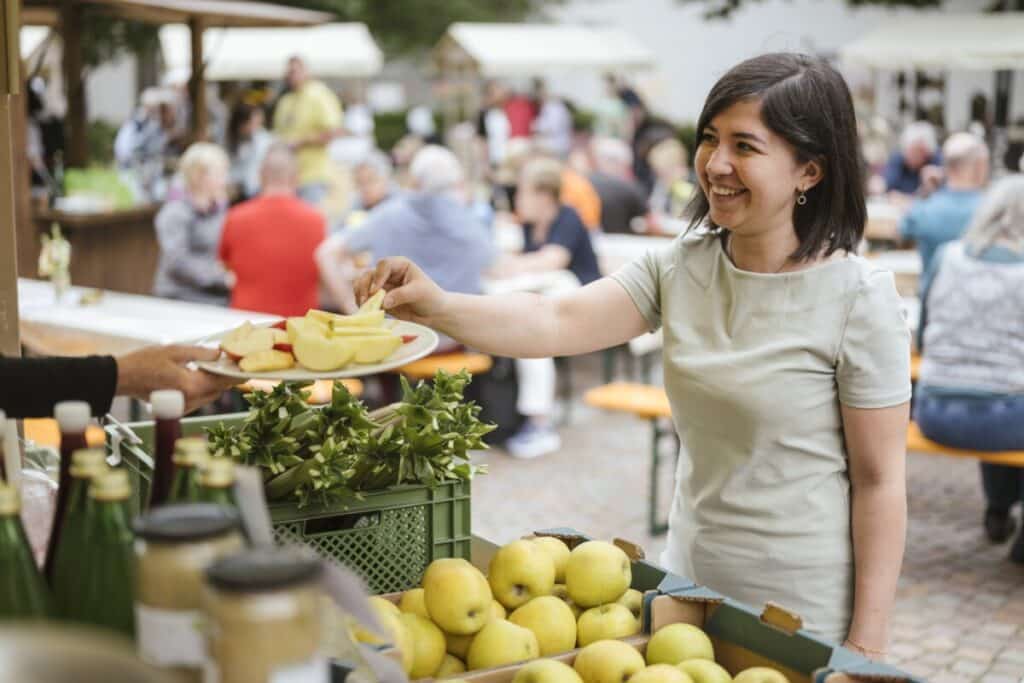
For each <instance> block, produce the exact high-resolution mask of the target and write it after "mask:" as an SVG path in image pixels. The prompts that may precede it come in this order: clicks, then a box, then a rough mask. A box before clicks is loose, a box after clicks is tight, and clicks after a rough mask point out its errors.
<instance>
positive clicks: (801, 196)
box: [796, 190, 807, 206]
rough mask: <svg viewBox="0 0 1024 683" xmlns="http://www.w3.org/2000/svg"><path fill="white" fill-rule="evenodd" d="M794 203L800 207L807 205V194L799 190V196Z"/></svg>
mask: <svg viewBox="0 0 1024 683" xmlns="http://www.w3.org/2000/svg"><path fill="white" fill-rule="evenodd" d="M796 203H797V204H799V205H800V206H803V205H804V204H806V203H807V194H806V193H805V192H804V191H803V190H800V194H799V195H798V196H797V198H796Z"/></svg>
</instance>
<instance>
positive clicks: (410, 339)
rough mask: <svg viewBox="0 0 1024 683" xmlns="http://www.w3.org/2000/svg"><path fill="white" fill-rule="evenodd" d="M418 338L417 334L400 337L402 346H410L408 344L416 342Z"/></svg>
mask: <svg viewBox="0 0 1024 683" xmlns="http://www.w3.org/2000/svg"><path fill="white" fill-rule="evenodd" d="M419 338H420V337H419V335H418V334H403V335H402V343H403V344H410V343H412V342H414V341H416V340H417V339H419Z"/></svg>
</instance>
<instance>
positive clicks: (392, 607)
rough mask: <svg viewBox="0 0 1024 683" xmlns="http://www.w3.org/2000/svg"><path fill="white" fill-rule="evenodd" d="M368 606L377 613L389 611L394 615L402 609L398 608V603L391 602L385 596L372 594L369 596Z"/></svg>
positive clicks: (397, 614) (400, 612)
mask: <svg viewBox="0 0 1024 683" xmlns="http://www.w3.org/2000/svg"><path fill="white" fill-rule="evenodd" d="M370 607H372V608H373V611H374V612H376V613H377V614H381V613H383V612H390V613H391V614H394V615H395V616H396V617H397V616H399V615H401V614H402V610H400V609H398V605H396V604H395V603H393V602H391V601H390V600H388V599H387V598H382V597H380V596H379V595H374V596H373V597H371V598H370Z"/></svg>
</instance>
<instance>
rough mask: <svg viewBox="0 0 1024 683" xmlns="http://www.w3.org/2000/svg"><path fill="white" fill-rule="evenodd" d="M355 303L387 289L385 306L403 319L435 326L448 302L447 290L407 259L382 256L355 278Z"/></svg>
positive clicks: (391, 312)
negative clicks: (370, 268)
mask: <svg viewBox="0 0 1024 683" xmlns="http://www.w3.org/2000/svg"><path fill="white" fill-rule="evenodd" d="M354 289H355V295H356V302H357V303H359V304H360V305H362V303H363V302H365V301H366V300H367V299H369V298H370V297H371V296H373V295H374V294H375V293H376V292H377V291H378V290H380V289H383V290H384V291H386V292H387V296H385V297H384V304H383V305H384V309H385V310H386V311H387V312H388V313H390V314H391V315H393V316H395V317H396V318H399V319H401V320H408V321H410V322H414V323H419V324H421V325H427V326H428V327H434V326H435V321H436V320H437V318H438V316H439V315H440V314H441V311H442V310H443V308H444V303H445V291H444V290H443V289H441V288H440V287H438V286H437V283H436V282H434V281H433V280H431V279H430V278H429V277H427V275H426V273H424V272H423V271H422V270H420V268H419V266H417V265H416V264H415V263H413V262H412V261H410V260H409V259H407V258H402V257H395V258H386V259H382V260H381V261H380V262H378V263H377V267H376V268H375V269H373V270H368V271H366V272H364V273H363V274H362V275H360V276H359V277H358V278H356V281H355V287H354Z"/></svg>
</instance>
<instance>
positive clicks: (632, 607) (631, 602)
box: [615, 588, 644, 621]
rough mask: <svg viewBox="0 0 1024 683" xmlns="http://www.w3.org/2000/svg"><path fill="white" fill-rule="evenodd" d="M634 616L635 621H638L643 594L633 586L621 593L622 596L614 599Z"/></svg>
mask: <svg viewBox="0 0 1024 683" xmlns="http://www.w3.org/2000/svg"><path fill="white" fill-rule="evenodd" d="M615 602H617V603H619V604H620V605H622V606H623V607H625V608H626V609H628V610H629V611H630V612H632V613H633V616H634V617H636V620H637V621H640V615H641V614H642V613H643V611H644V594H643V593H641V592H640V591H638V590H637V589H635V588H630V589H629V590H628V591H626V592H625V593H623V594H622V597H621V598H619V599H618V600H616V601H615Z"/></svg>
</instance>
